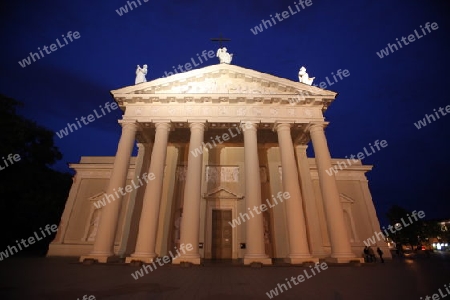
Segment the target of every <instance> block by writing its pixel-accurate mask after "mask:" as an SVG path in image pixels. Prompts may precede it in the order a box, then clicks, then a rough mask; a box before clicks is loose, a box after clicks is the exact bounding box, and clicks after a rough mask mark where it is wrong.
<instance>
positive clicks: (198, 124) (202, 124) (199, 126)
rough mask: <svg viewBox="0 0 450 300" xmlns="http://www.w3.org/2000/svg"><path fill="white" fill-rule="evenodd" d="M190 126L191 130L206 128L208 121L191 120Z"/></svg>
mask: <svg viewBox="0 0 450 300" xmlns="http://www.w3.org/2000/svg"><path fill="white" fill-rule="evenodd" d="M189 127H190V128H191V131H192V130H194V129H203V130H204V129H205V127H206V122H203V121H195V122H191V123H189Z"/></svg>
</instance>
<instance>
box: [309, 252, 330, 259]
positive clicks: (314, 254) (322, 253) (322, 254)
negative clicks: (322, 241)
mask: <svg viewBox="0 0 450 300" xmlns="http://www.w3.org/2000/svg"><path fill="white" fill-rule="evenodd" d="M311 255H312V256H313V257H318V258H326V257H327V256H329V255H330V253H326V252H325V251H317V252H314V251H312V252H311Z"/></svg>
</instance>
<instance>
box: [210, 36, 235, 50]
mask: <svg viewBox="0 0 450 300" xmlns="http://www.w3.org/2000/svg"><path fill="white" fill-rule="evenodd" d="M211 41H213V42H219V48H222V42H229V41H231V39H227V38H224V37H222V34H220V37H218V38H212V39H211Z"/></svg>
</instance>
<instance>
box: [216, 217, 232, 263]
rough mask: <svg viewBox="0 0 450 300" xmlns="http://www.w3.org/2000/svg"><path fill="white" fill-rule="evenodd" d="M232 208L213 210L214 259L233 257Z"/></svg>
mask: <svg viewBox="0 0 450 300" xmlns="http://www.w3.org/2000/svg"><path fill="white" fill-rule="evenodd" d="M231 216H232V215H231V210H224V209H213V210H212V243H211V258H212V259H231V258H232V245H233V239H232V228H231V225H230V223H228V222H231Z"/></svg>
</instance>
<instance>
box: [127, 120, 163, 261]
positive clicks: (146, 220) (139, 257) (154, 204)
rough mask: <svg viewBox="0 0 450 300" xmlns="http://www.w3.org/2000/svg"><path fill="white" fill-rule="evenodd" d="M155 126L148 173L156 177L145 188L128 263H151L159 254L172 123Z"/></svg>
mask: <svg viewBox="0 0 450 300" xmlns="http://www.w3.org/2000/svg"><path fill="white" fill-rule="evenodd" d="M155 127H156V134H155V143H154V145H153V151H152V157H151V161H150V167H149V170H148V175H149V176H154V179H153V180H150V181H149V182H148V183H147V187H146V188H145V194H144V202H143V205H142V211H141V218H140V220H139V232H138V237H137V241H136V249H135V251H134V253H133V254H131V256H130V257H127V258H126V261H125V262H126V263H129V262H131V261H142V262H144V263H151V262H152V261H153V259H154V258H155V257H156V256H157V255H156V253H155V245H156V234H157V230H158V220H159V206H160V204H161V194H162V187H163V179H164V166H165V163H166V154H167V141H168V139H169V132H170V123H167V122H161V123H156V124H155Z"/></svg>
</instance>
